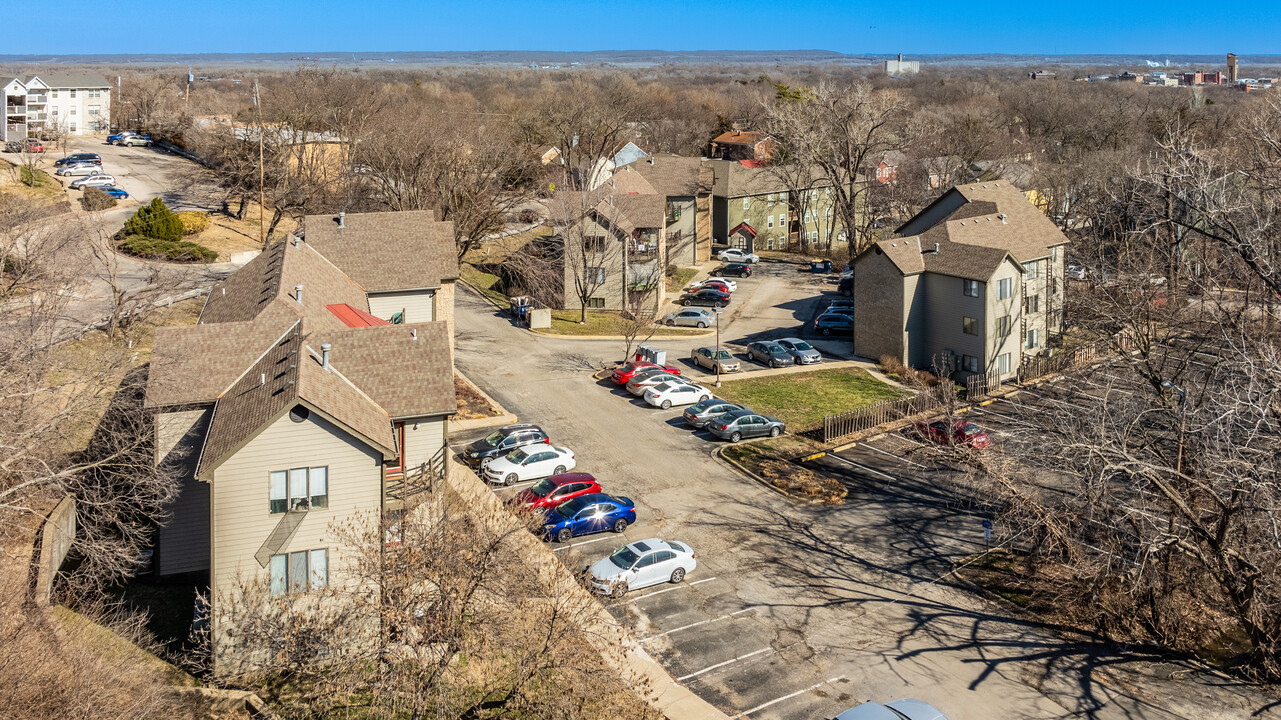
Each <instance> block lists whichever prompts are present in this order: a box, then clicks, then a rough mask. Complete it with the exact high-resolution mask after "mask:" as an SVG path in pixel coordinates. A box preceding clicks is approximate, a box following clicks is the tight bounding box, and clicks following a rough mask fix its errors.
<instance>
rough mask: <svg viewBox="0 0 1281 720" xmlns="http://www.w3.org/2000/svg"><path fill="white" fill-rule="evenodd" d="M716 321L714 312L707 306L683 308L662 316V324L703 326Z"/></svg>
mask: <svg viewBox="0 0 1281 720" xmlns="http://www.w3.org/2000/svg"><path fill="white" fill-rule="evenodd" d="M715 322H716V313H714V312H712V311H711V310H708V309H707V308H685V309H684V310H681V311H680V312H674V313H671V314H669V315H668V316H667V317H665V318H663V324H664V325H680V326H683V327H696V328H705V327H708V326H710V325H712V324H713V323H715Z"/></svg>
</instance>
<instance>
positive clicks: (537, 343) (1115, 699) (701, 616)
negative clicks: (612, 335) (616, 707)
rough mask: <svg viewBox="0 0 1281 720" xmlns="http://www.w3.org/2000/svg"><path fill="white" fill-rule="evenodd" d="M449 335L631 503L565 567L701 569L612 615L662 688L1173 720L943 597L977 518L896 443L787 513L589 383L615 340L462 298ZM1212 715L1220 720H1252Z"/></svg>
mask: <svg viewBox="0 0 1281 720" xmlns="http://www.w3.org/2000/svg"><path fill="white" fill-rule="evenodd" d="M773 270H775V271H777V273H778V275H779V277H781V278H783V279H784V280H785V281H786V282H787V284H789V285H795V284H797V283H799V284H800V285H801V286H807V285H809V282H808V279H801V278H798V277H797V276H789V275H786V272H785V269H784V268H783V267H778V268H774V269H773ZM768 272H770V271H769V270H765V272H763V273H761V274H766V273H768ZM793 272H794V271H793ZM740 292H743V291H742V290H740ZM790 292H791V291H789V290H786V289H778V290H773V289H766V290H765V291H764V293H762V294H759V295H756V296H753V297H751V298H750V299H749V300H748V301H747V302H745V303H743V304H742V306H741V307H739V308H737V309H738V310H739V312H738V313H737V314H732V315H731V318H730V320H729V321H728V322H727V324H726V326H723V327H722V333H723V336H725V337H730V338H734V339H746V338H753V339H754V338H755V337H756V336H759V335H763V334H766V333H769V332H774V331H773V330H770V328H771V327H776V324H777V323H780V322H784V321H786V322H789V323H791V328H793V329H795V328H796V327H797V326H799V325H802V324H803V323H804V322H805V321H806V315H807V313H809V312H812V311H813V310H814V309H815V307H816V306H815V305H814V303H815V301H814V300H813V298H812V297H811V298H810V299H808V300H800V301H793V300H790V299H789V298H791V297H794V295H791V294H789V293H790ZM456 322H457V328H458V330H457V354H456V358H455V360H456V363H457V366H458V368H459V369H460V370H461V371H462V372H464V373H465V374H466V375H467V376H468V377H469V378H471V379H472V380H473V381H475V382H476V383H477V384H478V385H480V386H481V387H482V388H483V389H484V390H485V391H486V392H488V393H489V394H490V395H492V396H494V397H495V398H496V399H497V400H498V401H499V402H501V403H502V404H503V405H505V406H506V407H507V408H508V409H509V410H511V411H512V412H514V413H516V414H517V415H519V417H520V419H521V420H522V421H523V422H531V423H537V424H539V425H541V426H542V427H543V428H544V429H546V430H547V431H548V433H549V434H550V435H551V438H552V442H554V443H556V444H564V445H567V446H569V447H570V448H572V449H573V450H574V452H575V453H576V454H577V458H578V470H579V471H583V472H591V473H594V474H595V475H596V476H597V478H598V479H599V480H600V481H601V483H602V484H603V486H604V488H605V491H606V492H610V493H615V494H620V495H626V496H628V497H631V498H632V499H633V500H634V501H636V504H637V510H638V523H637V525H635V526H633V527H631V528H629V529H628V530H627V532H626V533H625V534H624V536H623V537H620V536H617V535H612V534H608V535H596V536H587V537H583V538H578V539H576V540H575V541H574V542H573V543H572V544H570V545H567V546H563V547H560V546H558V547H557V550H556V552H557V553H558V554H559V555H561V556H563V557H564V558H565V562H566V564H568V565H569V566H571V567H575V568H577V567H582V566H584V565H586V564H587V563H588V562H590V561H592V560H595V559H596V558H599V557H601V556H604V555H605V554H606V553H607V552H609V551H610V550H612V549H613V548H614V547H616V546H617V545H620V544H622V543H623V542H627V541H634V540H641V539H644V538H647V537H654V536H660V537H664V538H671V539H676V540H682V541H687V542H688V543H689V544H690V545H691V546H692V547H693V548H694V550H695V551H696V553H697V555H698V561H699V567H698V569H697V570H696V571H695V572H694V573H691V574H690V575H689V576H688V577H687V579H686V580H685V581H684V582H683V583H681V584H679V585H662V586H658V587H653V588H647V589H644V590H639V591H636V592H635V593H633V594H632V595H629V596H628V597H626V598H625V599H624V600H622V601H610V603H609V605H610V611H611V612H612V613H614V614H615V615H616V616H617V617H619V618H620V619H621V620H622V621H623V622H625V623H627V624H628V625H630V626H631V627H632V628H633V629H634V630H635V632H636V634H637V636H638V637H639V638H641V640H642V642H644V643H645V645H646V647H647V648H648V649H649V650H650V652H651V653H653V654H654V655H655V657H657V658H658V659H659V660H660V661H661V662H662V663H663V664H664V666H665V667H667V669H668V670H669V672H670V673H671V675H672V676H673V677H674V678H676V679H678V681H679V682H682V683H684V684H686V685H687V686H689V687H690V688H691V689H692V690H694V691H695V692H697V693H698V694H699V695H700V696H702V697H703V698H705V699H707V700H708V701H709V702H711V703H713V704H714V705H716V706H717V707H719V708H721V709H722V710H724V711H726V712H727V713H728V714H729V715H730V716H731V717H742V716H744V715H747V714H750V716H751V717H752V718H820V717H831V716H833V715H835V714H836V713H838V712H840V711H841V710H843V709H845V708H848V707H851V706H853V705H857V704H859V703H861V702H864V701H866V700H877V701H886V700H892V699H896V698H901V697H917V698H920V699H922V700H925V701H927V702H930V703H932V704H934V705H936V706H938V707H939V708H941V709H943V710H944V712H946V713H947V714H948V717H949V718H951V719H952V720H990V718H992V717H1008V718H1020V719H1022V718H1029V719H1030V718H1066V717H1069V716H1076V715H1079V714H1087V715H1089V716H1091V717H1096V718H1105V719H1107V720H1111V719H1112V718H1116V719H1117V720H1120V719H1121V718H1125V719H1126V720H1135V719H1136V718H1173V717H1178V715H1177V714H1171V713H1167V712H1165V711H1164V710H1161V709H1159V708H1158V707H1157V706H1156V704H1154V702H1153V699H1152V698H1151V697H1150V696H1149V695H1147V694H1146V693H1145V692H1143V691H1132V690H1131V689H1130V688H1128V687H1127V686H1125V685H1124V684H1122V683H1118V682H1114V677H1113V676H1112V675H1111V674H1109V673H1108V672H1107V671H1105V670H1102V668H1103V667H1104V666H1106V665H1107V664H1108V661H1107V658H1108V655H1107V652H1106V648H1102V647H1100V646H1098V645H1096V644H1093V643H1090V642H1089V641H1078V642H1074V643H1068V642H1066V641H1063V640H1061V639H1059V638H1058V637H1057V636H1055V635H1054V634H1053V633H1051V632H1050V630H1049V629H1047V628H1044V627H1041V626H1039V625H1037V624H1036V623H1034V622H1029V621H1027V620H1026V619H1021V618H1019V617H1016V616H1014V615H1012V614H1010V613H1008V612H1007V611H1005V610H1004V609H1002V608H999V607H996V606H993V605H992V604H990V603H987V602H985V601H983V600H981V599H979V598H977V597H975V596H974V595H972V594H970V593H969V592H967V591H965V590H962V589H959V588H957V587H953V586H952V585H951V584H950V581H949V580H948V579H947V577H946V576H945V575H944V573H945V572H946V570H947V569H948V568H949V567H950V564H951V562H952V561H954V560H955V559H956V558H957V557H959V556H962V555H964V554H967V553H969V552H972V551H973V549H974V548H975V547H977V545H976V543H978V542H981V538H982V535H981V533H982V530H981V525H980V522H981V519H982V518H981V517H979V516H977V515H973V514H971V513H970V512H969V510H968V509H967V508H966V507H965V506H964V505H963V504H958V502H957V500H956V496H955V495H954V494H952V493H951V492H949V490H948V488H947V487H946V486H945V485H937V484H933V483H931V482H929V478H927V479H926V481H922V480H920V479H919V478H917V477H916V476H915V475H911V474H909V472H908V471H913V472H914V471H916V470H920V468H918V467H915V466H914V465H913V464H912V462H917V461H914V460H913V461H909V459H908V458H904V457H903V453H902V451H901V450H900V449H898V448H896V447H894V446H893V445H886V446H884V447H880V446H878V447H877V449H876V451H871V450H869V451H867V454H868V462H869V463H874V464H868V463H864V462H861V461H859V460H854V461H853V462H855V463H857V464H858V465H862V466H863V467H864V468H868V469H867V470H860V469H859V468H858V467H856V466H855V467H854V468H853V469H854V470H855V471H856V472H858V473H860V475H858V476H857V477H856V478H855V480H852V481H851V482H857V483H859V488H858V489H857V490H856V491H855V492H852V493H851V498H850V501H849V502H848V503H847V504H845V505H844V506H840V507H835V508H827V507H816V506H811V505H807V504H802V503H797V502H793V501H791V500H789V499H786V498H783V497H781V496H779V495H778V494H776V493H774V492H773V491H771V490H769V489H766V488H763V487H761V486H759V485H757V484H755V483H754V482H752V481H750V480H748V479H745V478H743V477H742V476H740V475H739V474H737V473H735V472H733V471H731V470H730V469H729V468H727V467H726V466H725V465H723V464H721V463H720V462H718V461H717V460H716V459H714V458H713V457H712V455H711V451H712V450H713V449H714V447H715V445H714V444H713V443H711V442H709V440H708V439H707V438H706V436H705V435H703V434H700V433H693V432H691V431H690V430H689V429H688V428H685V427H683V424H682V423H681V421H680V420H679V415H680V409H679V408H674V409H672V410H670V411H662V410H656V409H651V408H645V407H640V406H638V405H637V404H636V403H634V402H633V401H632V400H633V399H632V398H631V396H629V395H627V394H626V393H625V392H622V391H619V390H616V389H614V388H613V387H612V385H611V384H610V383H609V381H607V380H606V381H596V380H594V379H593V378H592V375H591V372H590V371H591V369H593V368H595V367H598V366H599V364H600V363H603V362H606V361H612V360H616V359H617V357H618V354H619V353H620V352H621V349H622V345H621V342H619V341H604V340H601V341H583V340H570V339H565V338H555V337H545V336H538V335H533V334H530V333H528V332H525V331H522V330H519V329H517V328H515V327H513V326H512V325H511V324H510V323H509V322H508V321H507V319H505V318H504V317H503V316H502V315H500V314H499V313H497V312H496V311H495V310H494V309H493V307H492V306H491V305H489V304H487V303H485V302H483V301H481V300H479V299H478V298H476V297H475V296H473V295H472V294H470V293H469V292H463V293H460V294H459V295H458V297H457V307H456ZM786 334H790V331H788V332H787V333H786ZM687 342H688V341H687ZM696 342H698V343H699V344H702V342H703V341H701V340H698V341H696ZM674 344H675V343H670V342H668V341H667V340H664V345H667V346H673V345H674ZM690 344H692V342H691V343H690ZM686 355H687V353H686ZM468 439H470V437H463V436H458V437H454V438H451V441H452V442H454V443H455V444H458V443H461V442H464V441H466V440H468ZM871 458H875V459H871ZM833 462H834V463H836V461H833ZM837 464H839V463H837ZM918 464H924V463H918ZM500 492H502V493H508V492H510V491H508V490H501V491H500ZM905 510H911V511H912V512H911V513H910V514H906V515H905V514H904V511H905ZM1189 694H1191V691H1189ZM1161 699H1164V698H1161ZM1222 710H1223V708H1216V710H1215V713H1214V714H1215V715H1219V716H1239V717H1245V713H1236V712H1229V713H1226V714H1225V713H1223V712H1222Z"/></svg>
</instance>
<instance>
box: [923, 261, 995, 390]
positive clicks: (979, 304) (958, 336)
mask: <svg viewBox="0 0 1281 720" xmlns="http://www.w3.org/2000/svg"><path fill="white" fill-rule="evenodd" d="M923 282H924V284H925V285H926V288H925V297H926V303H927V306H928V308H929V309H928V310H927V311H926V326H927V327H928V330H927V331H926V332H924V333H922V334H921V335H920V336H918V338H915V339H914V342H913V343H912V352H911V356H912V365H913V366H915V367H918V368H921V369H925V370H930V371H933V370H934V369H935V367H938V368H939V369H944V368H946V367H947V362H948V360H949V358H950V355H951V353H956V355H957V356H958V358H957V359H958V364H957V367H958V368H959V367H960V362H959V361H960V359H961V357H960V356H964V355H971V356H974V357H977V358H980V363H981V362H982V357H983V322H984V319H985V316H986V308H985V301H984V299H983V291H984V288H983V284H982V283H980V285H979V288H980V289H979V297H976V298H975V297H967V296H966V295H965V290H964V281H963V280H962V279H961V278H959V277H953V276H951V275H940V274H938V273H925V274H924V276H923ZM967 317H971V318H974V319H975V320H976V321H977V322H978V334H977V335H966V334H965V318H967ZM1011 361H1012V362H1013V361H1014V360H1013V359H1012V360H1011Z"/></svg>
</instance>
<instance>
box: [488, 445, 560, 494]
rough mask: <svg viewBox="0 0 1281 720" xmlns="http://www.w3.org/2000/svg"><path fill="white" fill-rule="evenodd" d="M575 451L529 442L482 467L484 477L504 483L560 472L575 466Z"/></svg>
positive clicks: (513, 482) (510, 483)
mask: <svg viewBox="0 0 1281 720" xmlns="http://www.w3.org/2000/svg"><path fill="white" fill-rule="evenodd" d="M576 464H577V461H575V460H574V453H573V452H571V451H570V449H569V448H565V447H547V446H546V445H538V444H535V445H531V446H529V447H526V448H520V449H519V450H514V451H512V452H511V453H510V454H508V455H506V456H505V457H500V458H494V459H493V460H490V461H489V464H488V465H486V466H485V479H487V480H489V481H490V482H496V483H502V484H504V485H508V486H510V485H515V484H516V483H518V482H525V481H526V480H537V479H539V478H545V477H551V476H552V475H561V474H563V473H566V472H568V471H570V470H573V469H574V466H575V465H576Z"/></svg>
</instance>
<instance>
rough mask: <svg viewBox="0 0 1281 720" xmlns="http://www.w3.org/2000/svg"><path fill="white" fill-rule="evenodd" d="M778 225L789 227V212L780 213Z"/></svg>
mask: <svg viewBox="0 0 1281 720" xmlns="http://www.w3.org/2000/svg"><path fill="white" fill-rule="evenodd" d="M778 226H779V227H787V213H779V214H778Z"/></svg>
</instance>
